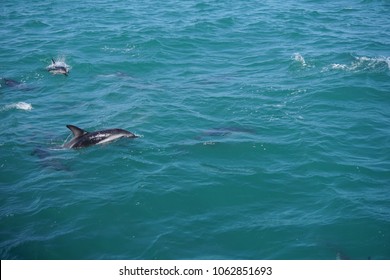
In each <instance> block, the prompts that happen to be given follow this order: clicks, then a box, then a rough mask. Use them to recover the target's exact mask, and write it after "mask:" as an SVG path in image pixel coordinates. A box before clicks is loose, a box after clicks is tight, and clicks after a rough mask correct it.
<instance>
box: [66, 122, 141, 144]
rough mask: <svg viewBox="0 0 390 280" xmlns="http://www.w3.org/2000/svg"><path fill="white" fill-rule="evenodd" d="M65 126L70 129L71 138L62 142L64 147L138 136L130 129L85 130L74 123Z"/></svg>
mask: <svg viewBox="0 0 390 280" xmlns="http://www.w3.org/2000/svg"><path fill="white" fill-rule="evenodd" d="M66 127H67V128H69V129H70V130H71V131H72V133H73V138H72V139H71V140H70V141H69V142H68V143H66V144H64V147H65V148H83V147H88V146H91V145H98V144H103V143H108V142H111V141H114V140H117V139H119V138H136V137H138V136H136V135H135V134H133V133H131V132H130V131H127V130H124V129H119V128H113V129H106V130H99V131H95V132H87V131H85V130H83V129H81V128H78V127H77V126H74V125H67V126H66Z"/></svg>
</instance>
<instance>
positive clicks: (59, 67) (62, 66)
mask: <svg viewBox="0 0 390 280" xmlns="http://www.w3.org/2000/svg"><path fill="white" fill-rule="evenodd" d="M51 62H52V63H51V64H50V65H49V66H47V67H46V69H47V71H49V72H50V73H52V74H63V75H65V76H68V74H69V66H68V65H67V64H66V63H65V62H62V61H55V60H54V58H52V59H51Z"/></svg>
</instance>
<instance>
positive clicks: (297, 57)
mask: <svg viewBox="0 0 390 280" xmlns="http://www.w3.org/2000/svg"><path fill="white" fill-rule="evenodd" d="M292 59H293V60H294V61H296V62H299V63H300V64H301V65H302V66H303V67H306V66H307V63H306V61H305V58H304V57H303V56H302V55H301V54H300V53H294V55H293V56H292Z"/></svg>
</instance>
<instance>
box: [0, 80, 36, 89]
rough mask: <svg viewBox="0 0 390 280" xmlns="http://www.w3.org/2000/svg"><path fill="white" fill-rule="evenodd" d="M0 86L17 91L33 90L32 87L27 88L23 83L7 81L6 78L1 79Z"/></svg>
mask: <svg viewBox="0 0 390 280" xmlns="http://www.w3.org/2000/svg"><path fill="white" fill-rule="evenodd" d="M1 85H2V86H6V87H9V88H14V89H19V90H32V89H33V88H32V87H30V86H27V85H26V84H25V83H22V82H18V81H16V80H13V79H8V78H2V79H1Z"/></svg>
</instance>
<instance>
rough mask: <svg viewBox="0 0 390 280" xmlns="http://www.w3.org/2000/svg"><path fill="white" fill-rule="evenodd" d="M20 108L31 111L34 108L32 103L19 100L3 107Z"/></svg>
mask: <svg viewBox="0 0 390 280" xmlns="http://www.w3.org/2000/svg"><path fill="white" fill-rule="evenodd" d="M10 109H18V110H23V111H31V110H32V109H33V107H32V105H31V104H30V103H26V102H18V103H13V104H8V105H5V106H4V107H3V110H10Z"/></svg>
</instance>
